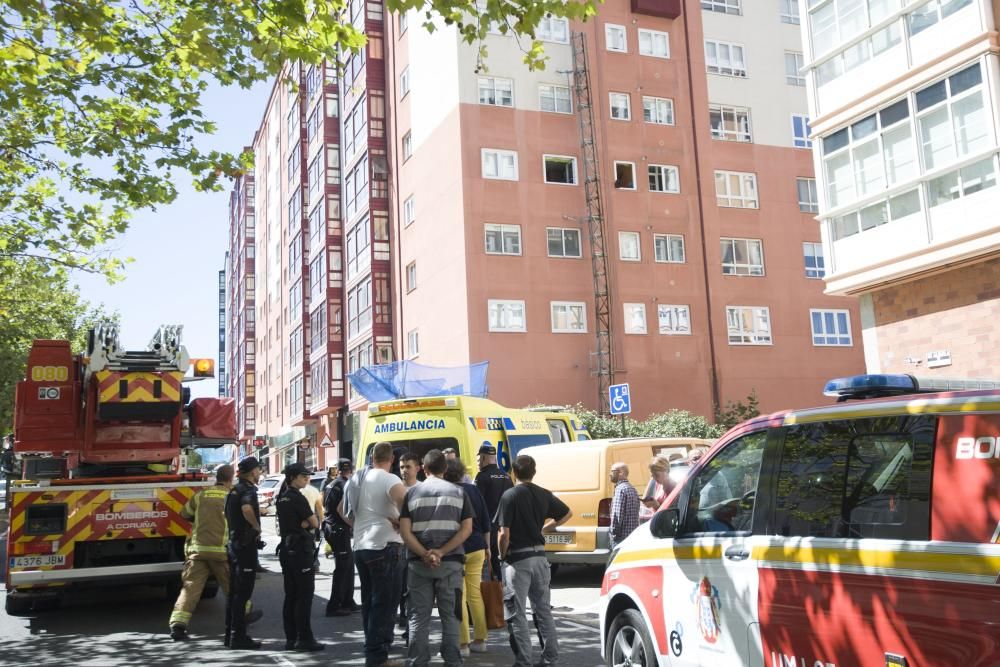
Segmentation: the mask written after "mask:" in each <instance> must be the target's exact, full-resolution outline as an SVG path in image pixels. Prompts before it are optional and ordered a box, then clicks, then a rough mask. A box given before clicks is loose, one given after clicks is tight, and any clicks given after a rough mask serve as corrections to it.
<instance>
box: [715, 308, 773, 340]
mask: <svg viewBox="0 0 1000 667" xmlns="http://www.w3.org/2000/svg"><path fill="white" fill-rule="evenodd" d="M746 311H750V313H749V314H750V318H751V321H752V322H753V324H752V326H751V328H750V329H745V328H744V327H743V326H742V325H743V321H742V317H741V318H740V327H739V328H738V329H735V335H734V328H733V327H732V326H730V325H731V322H732V318H733V316H734V315H740V316H742V315H745V314H746ZM761 316H763V319H764V320H765V321H766V323H767V326H766V327H760V328H758V325H759V324H760V319H761ZM773 331H774V329H773V327H772V325H771V309H770V308H769V307H768V306H726V333H727V337H728V339H729V344H730V345H774V333H773ZM747 339H749V340H747Z"/></svg>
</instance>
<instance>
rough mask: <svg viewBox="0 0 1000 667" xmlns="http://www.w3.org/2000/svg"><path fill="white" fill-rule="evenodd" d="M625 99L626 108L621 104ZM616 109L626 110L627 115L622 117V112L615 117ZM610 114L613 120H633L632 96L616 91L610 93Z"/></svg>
mask: <svg viewBox="0 0 1000 667" xmlns="http://www.w3.org/2000/svg"><path fill="white" fill-rule="evenodd" d="M623 99H624V101H625V106H624V107H622V105H621V104H619V103H620V102H621V101H622V100H623ZM615 109H619V110H621V109H624V112H625V114H624V115H621V111H619V112H618V115H615ZM608 113H609V114H610V115H611V120H632V96H631V95H629V94H628V93H620V92H615V91H611V92H610V93H608Z"/></svg>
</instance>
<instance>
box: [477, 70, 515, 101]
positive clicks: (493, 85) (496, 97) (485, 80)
mask: <svg viewBox="0 0 1000 667" xmlns="http://www.w3.org/2000/svg"><path fill="white" fill-rule="evenodd" d="M497 84H500V88H499V89H498V86H497ZM477 86H478V87H477V90H478V94H479V103H480V104H482V105H484V106H491V107H504V108H508V109H512V108H514V80H513V79H507V78H504V77H500V76H481V77H479V81H478V84H477ZM503 86H507V89H506V90H504V89H503ZM484 90H485V91H486V93H487V97H486V100H487V101H485V102H484V101H483V99H484V98H483V91H484ZM503 93H507V95H508V96H509V103H508V104H503V103H501V100H502V99H503V98H501V94H503ZM489 95H492V97H493V101H492V102H490V101H489Z"/></svg>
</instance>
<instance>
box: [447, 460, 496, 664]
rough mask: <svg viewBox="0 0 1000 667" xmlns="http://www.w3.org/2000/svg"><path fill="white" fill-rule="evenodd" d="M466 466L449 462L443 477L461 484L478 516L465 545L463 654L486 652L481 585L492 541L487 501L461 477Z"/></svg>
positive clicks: (461, 631) (461, 647)
mask: <svg viewBox="0 0 1000 667" xmlns="http://www.w3.org/2000/svg"><path fill="white" fill-rule="evenodd" d="M465 474H466V473H465V466H464V465H463V464H462V462H461V461H460V460H459V459H452V460H450V461H448V470H447V471H446V472H445V474H444V478H445V479H446V480H448V481H449V482H451V483H453V484H457V485H459V486H461V487H462V488H463V489H464V490H465V493H466V495H468V496H469V501H470V502H471V503H472V509H474V510H475V512H476V517H475V518H474V519H473V520H472V534H471V535H469V539H467V540H466V541H465V544H464V545H463V546H464V547H465V578H464V581H463V586H462V626H461V628H460V629H459V634H458V641H459V648H460V650H461V652H462V656H463V657H467V656H468V655H469V653H470V651H471V652H472V653H486V635H487V633H488V631H489V630H488V628H487V627H486V607H485V605H483V595H482V591H481V590H480V588H479V584H480V582H481V581H482V580H483V563H485V562H486V559H487V557H488V556H489V553H488V552H489V548H488V545H489V543H490V515H489V510H488V509H486V501H485V500H483V496H482V494H480V493H479V489H477V488H476V485H475V484H463V483H462V477H463V476H464V475H465ZM470 611H471V615H472V626H473V629H474V630H473V631H474V633H475V634H474V636H475V641H473V642H471V643H470V642H469V615H470Z"/></svg>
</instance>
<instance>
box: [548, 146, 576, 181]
mask: <svg viewBox="0 0 1000 667" xmlns="http://www.w3.org/2000/svg"><path fill="white" fill-rule="evenodd" d="M549 160H552V161H554V162H559V163H561V164H572V165H573V180H572V181H568V182H566V183H562V182H560V181H550V180H549V172H548V163H549ZM542 181H543V182H545V183H546V184H548V185H579V183H580V170H579V169H577V164H576V157H574V156H572V155H553V154H550V153H545V154H543V155H542Z"/></svg>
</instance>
